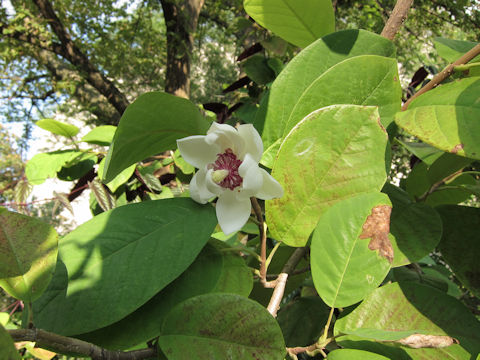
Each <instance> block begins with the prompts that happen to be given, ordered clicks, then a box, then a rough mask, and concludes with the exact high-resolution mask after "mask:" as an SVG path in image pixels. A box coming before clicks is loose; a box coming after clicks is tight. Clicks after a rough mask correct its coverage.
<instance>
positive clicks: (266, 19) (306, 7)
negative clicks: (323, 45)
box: [243, 0, 335, 47]
mask: <svg viewBox="0 0 480 360" xmlns="http://www.w3.org/2000/svg"><path fill="white" fill-rule="evenodd" d="M243 6H244V8H245V11H246V12H247V14H248V15H250V16H251V17H252V18H253V19H254V20H255V21H256V22H257V23H259V24H260V25H262V26H263V27H265V28H267V29H268V30H271V31H272V32H274V33H275V34H277V35H278V36H280V37H281V38H283V39H285V40H287V41H288V42H290V43H292V44H294V45H296V46H299V47H305V46H307V45H309V44H310V43H312V42H314V41H315V40H317V39H318V38H319V37H321V36H323V35H326V34H328V33H331V32H333V31H335V16H334V12H333V7H332V2H331V1H330V0H304V1H301V2H300V1H295V0H244V2H243Z"/></svg>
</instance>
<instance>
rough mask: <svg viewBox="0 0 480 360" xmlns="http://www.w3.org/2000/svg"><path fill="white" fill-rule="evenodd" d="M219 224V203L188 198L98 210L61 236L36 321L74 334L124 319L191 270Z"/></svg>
mask: <svg viewBox="0 0 480 360" xmlns="http://www.w3.org/2000/svg"><path fill="white" fill-rule="evenodd" d="M216 223H217V220H216V217H215V213H214V211H213V208H211V207H210V206H208V205H207V206H201V205H199V204H196V203H194V202H193V201H191V200H190V199H186V198H177V199H166V200H157V201H147V202H142V203H138V204H129V205H125V206H121V207H118V208H115V209H113V210H111V211H108V212H105V213H102V214H100V215H97V216H96V217H94V218H93V219H92V220H90V221H88V222H86V223H84V224H83V225H81V226H80V227H78V228H77V229H75V230H74V231H73V232H71V233H70V234H68V235H67V236H65V237H64V238H63V239H62V241H61V243H60V247H59V255H60V261H59V262H58V263H57V269H56V271H55V274H54V277H53V279H52V282H51V285H50V286H49V288H48V289H47V291H46V292H45V293H44V294H43V296H42V297H41V298H40V299H38V300H37V301H36V302H35V303H34V319H35V325H36V326H38V327H41V328H44V329H47V330H50V331H53V332H56V333H59V334H64V335H72V334H81V333H85V332H89V331H92V330H95V329H99V328H102V327H105V326H107V325H109V324H112V323H114V322H116V321H119V320H120V319H122V318H124V317H125V316H127V315H128V314H130V313H132V312H133V311H134V310H136V309H137V308H139V307H140V306H141V305H143V304H144V303H146V302H147V301H148V300H149V299H150V298H152V297H153V296H154V295H155V294H156V293H158V292H159V291H160V290H161V289H163V288H164V287H165V286H167V285H168V284H169V283H170V282H172V281H173V280H174V279H175V278H177V277H178V276H179V275H180V274H181V273H182V272H183V271H185V269H186V268H187V267H188V266H189V265H190V264H191V263H192V262H193V260H194V259H195V258H196V256H197V255H198V253H199V252H200V250H201V249H202V248H203V246H204V245H205V243H206V242H207V241H208V239H209V238H210V234H211V232H212V230H213V229H214V227H215V225H216Z"/></svg>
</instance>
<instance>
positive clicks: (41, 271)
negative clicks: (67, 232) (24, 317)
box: [0, 211, 58, 301]
mask: <svg viewBox="0 0 480 360" xmlns="http://www.w3.org/2000/svg"><path fill="white" fill-rule="evenodd" d="M57 245H58V235H57V233H56V231H55V230H54V229H53V228H52V227H51V226H50V225H48V224H45V223H44V222H42V221H40V220H38V219H35V218H32V217H29V216H25V215H22V214H18V213H14V212H9V211H2V212H1V213H0V286H1V287H3V289H4V290H5V291H6V292H8V293H9V294H10V295H11V296H13V297H15V298H17V299H21V300H23V301H33V300H35V299H36V298H38V297H39V296H40V295H41V294H42V292H43V291H44V290H45V289H46V287H47V285H48V283H49V282H50V279H51V278H52V274H53V271H54V269H55V262H56V259H57V251H58V249H57Z"/></svg>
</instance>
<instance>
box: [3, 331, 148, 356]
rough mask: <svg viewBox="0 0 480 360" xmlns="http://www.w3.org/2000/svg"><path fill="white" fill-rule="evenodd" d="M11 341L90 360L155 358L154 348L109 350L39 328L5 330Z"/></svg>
mask: <svg viewBox="0 0 480 360" xmlns="http://www.w3.org/2000/svg"><path fill="white" fill-rule="evenodd" d="M7 331H8V333H9V334H10V336H11V337H12V339H13V341H15V342H19V341H33V342H35V343H36V344H37V346H38V347H40V348H46V349H50V350H52V351H54V352H58V353H60V354H69V353H70V354H72V353H74V354H79V355H83V356H88V357H91V358H92V360H142V359H150V358H155V357H156V355H157V351H156V349H155V348H146V349H140V350H133V351H125V352H123V351H111V350H107V349H103V348H101V347H99V346H97V345H94V344H91V343H88V342H86V341H83V340H79V339H74V338H69V337H66V336H61V335H57V334H53V333H51V332H48V331H45V330H41V329H18V330H7Z"/></svg>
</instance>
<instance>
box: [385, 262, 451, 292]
mask: <svg viewBox="0 0 480 360" xmlns="http://www.w3.org/2000/svg"><path fill="white" fill-rule="evenodd" d="M423 269H427V268H422V269H421V270H420V269H410V268H407V267H405V266H401V267H397V268H395V269H393V271H392V273H393V277H394V278H395V280H396V281H397V282H402V283H403V282H407V281H411V282H416V283H419V284H423V285H428V286H431V287H434V288H436V289H438V290H441V291H443V292H445V293H446V292H447V291H448V284H447V282H446V281H444V279H442V278H440V277H438V276H437V277H434V276H429V275H428V274H425V273H423Z"/></svg>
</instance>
